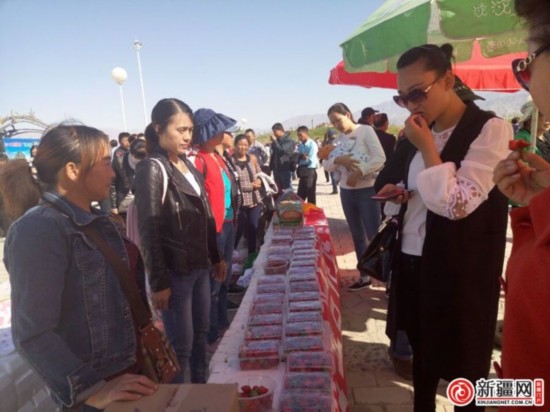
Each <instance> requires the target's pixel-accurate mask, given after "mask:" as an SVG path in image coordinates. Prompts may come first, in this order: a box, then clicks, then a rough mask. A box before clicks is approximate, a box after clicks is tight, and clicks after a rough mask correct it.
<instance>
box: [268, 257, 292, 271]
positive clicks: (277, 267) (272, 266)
mask: <svg viewBox="0 0 550 412" xmlns="http://www.w3.org/2000/svg"><path fill="white" fill-rule="evenodd" d="M263 269H264V273H265V274H266V275H286V271H287V270H288V259H286V260H285V259H282V258H277V259H274V260H268V261H267V263H266V264H265V266H264V268H263Z"/></svg>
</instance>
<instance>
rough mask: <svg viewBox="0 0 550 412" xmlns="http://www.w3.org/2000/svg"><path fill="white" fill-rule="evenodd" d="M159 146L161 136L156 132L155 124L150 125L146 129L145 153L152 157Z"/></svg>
mask: <svg viewBox="0 0 550 412" xmlns="http://www.w3.org/2000/svg"><path fill="white" fill-rule="evenodd" d="M159 146H160V143H159V135H158V134H157V132H156V131H155V126H153V123H149V124H148V125H147V127H146V128H145V151H146V152H147V154H148V155H150V154H151V153H153V152H154V151H155V148H157V147H159Z"/></svg>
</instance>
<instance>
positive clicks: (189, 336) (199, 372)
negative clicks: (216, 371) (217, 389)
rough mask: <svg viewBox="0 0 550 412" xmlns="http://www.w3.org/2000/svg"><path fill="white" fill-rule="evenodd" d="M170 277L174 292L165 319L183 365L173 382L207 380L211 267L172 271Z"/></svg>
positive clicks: (166, 328) (202, 381)
mask: <svg viewBox="0 0 550 412" xmlns="http://www.w3.org/2000/svg"><path fill="white" fill-rule="evenodd" d="M170 279H171V282H172V283H171V286H170V290H171V292H172V294H171V295H170V301H169V303H168V310H164V311H162V320H163V321H164V328H165V330H166V335H167V336H168V339H169V340H170V343H171V344H172V346H173V347H174V350H175V352H176V356H177V357H178V362H179V363H180V366H181V372H180V373H179V374H178V375H177V376H176V378H175V379H174V380H173V381H172V383H184V382H185V383H189V382H192V383H206V371H207V368H208V364H207V362H206V334H207V333H208V314H209V312H210V299H209V295H210V282H209V279H210V269H196V270H193V271H191V272H190V273H188V274H180V273H172V275H171V278H170ZM189 373H190V377H189Z"/></svg>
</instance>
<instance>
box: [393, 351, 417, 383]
mask: <svg viewBox="0 0 550 412" xmlns="http://www.w3.org/2000/svg"><path fill="white" fill-rule="evenodd" d="M388 356H389V357H390V360H391V361H392V363H393V369H394V370H395V373H397V374H398V375H399V376H401V377H402V378H403V379H406V380H408V381H412V379H413V376H412V359H399V358H396V357H395V356H394V355H393V353H392V351H391V349H388Z"/></svg>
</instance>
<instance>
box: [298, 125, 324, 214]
mask: <svg viewBox="0 0 550 412" xmlns="http://www.w3.org/2000/svg"><path fill="white" fill-rule="evenodd" d="M297 132H298V140H299V141H300V144H299V145H298V178H299V179H300V181H299V183H298V196H300V197H301V198H302V199H303V200H304V201H305V202H309V203H313V204H315V190H316V186H317V167H318V166H319V158H318V157H317V150H318V149H319V146H318V145H317V143H315V142H314V141H313V140H312V139H311V138H310V137H309V130H308V128H307V127H306V126H300V127H298V129H297Z"/></svg>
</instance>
